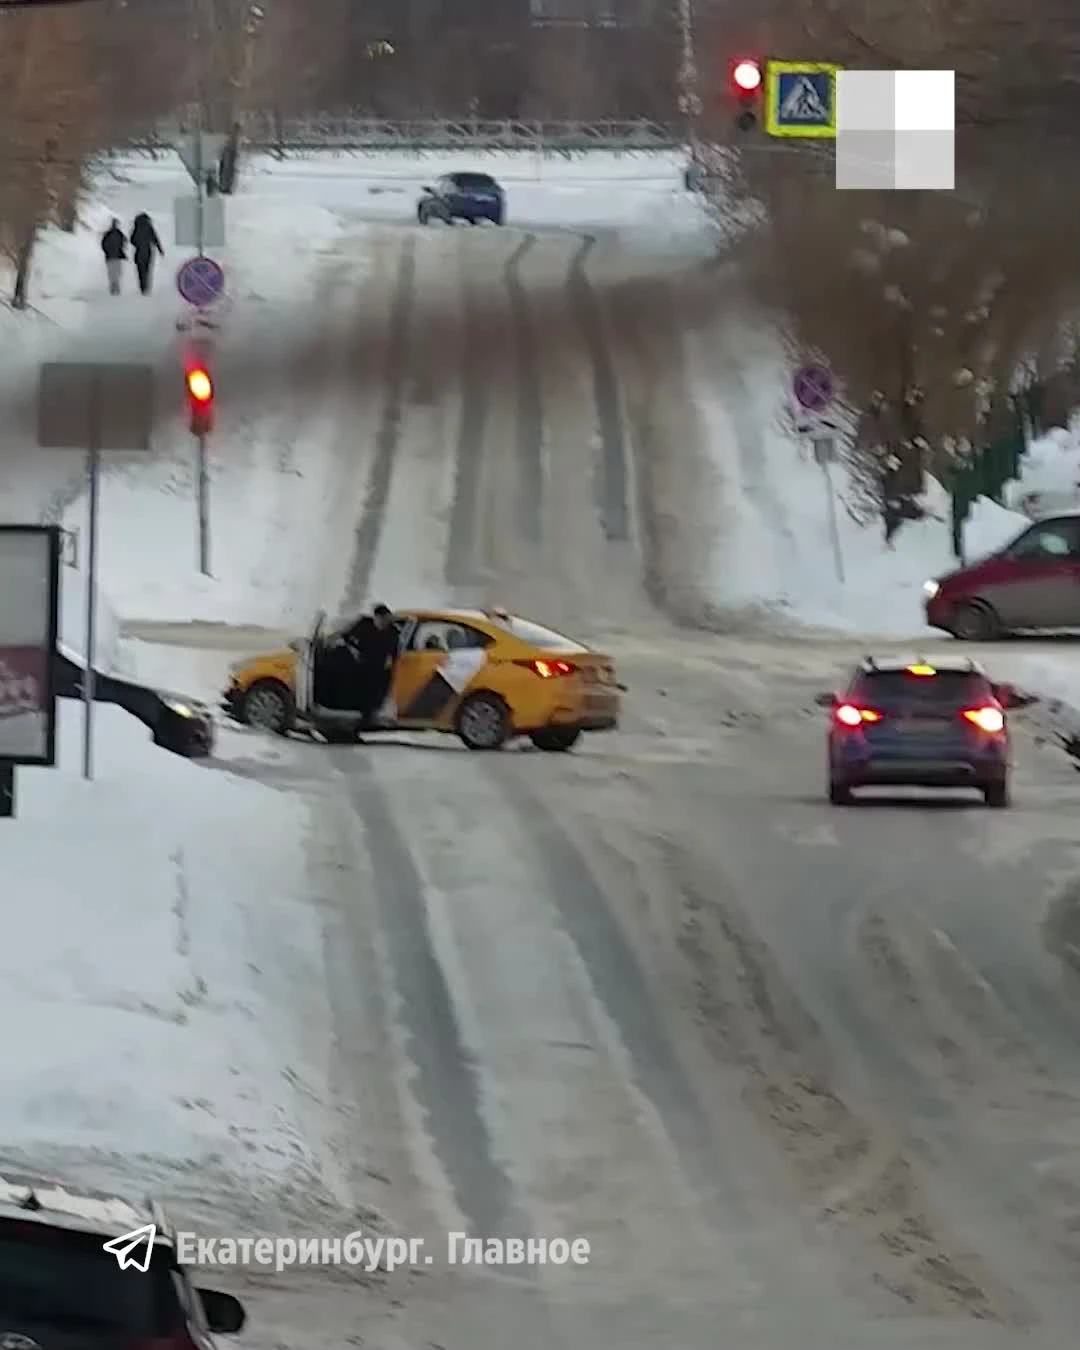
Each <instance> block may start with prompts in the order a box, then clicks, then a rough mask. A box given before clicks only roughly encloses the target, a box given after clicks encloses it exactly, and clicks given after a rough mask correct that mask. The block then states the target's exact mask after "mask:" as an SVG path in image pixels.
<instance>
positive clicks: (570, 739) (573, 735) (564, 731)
mask: <svg viewBox="0 0 1080 1350" xmlns="http://www.w3.org/2000/svg"><path fill="white" fill-rule="evenodd" d="M529 740H531V741H532V743H533V745H535V746H536V748H537V750H550V751H551V752H552V753H555V752H557V751H560V750H572V749H573V748H574V746H575V745H577V743H578V741H580V740H581V732H580V731H578V730H577V729H576V728H573V727H570V728H567V727H548V728H547V729H546V730H544V731H534V732H533V734H532V735H531V736H530V737H529Z"/></svg>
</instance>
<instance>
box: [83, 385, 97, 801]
mask: <svg viewBox="0 0 1080 1350" xmlns="http://www.w3.org/2000/svg"><path fill="white" fill-rule="evenodd" d="M88 421H89V438H88V439H89V446H88V447H87V455H86V472H87V477H88V479H89V492H88V499H89V520H88V522H87V526H88V529H89V532H90V540H89V545H88V548H87V563H86V671H85V675H84V678H83V778H85V779H86V780H87V782H89V781H90V780H91V779H92V778H93V777H94V693H95V675H94V671H95V666H96V661H97V640H96V639H97V632H96V629H97V551H98V491H99V488H100V486H101V482H100V480H101V375H100V373H99V372H96V371H95V372H94V373H93V374H92V375H91V377H90V408H89V418H88Z"/></svg>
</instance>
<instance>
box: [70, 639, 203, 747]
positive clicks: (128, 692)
mask: <svg viewBox="0 0 1080 1350" xmlns="http://www.w3.org/2000/svg"><path fill="white" fill-rule="evenodd" d="M84 671H85V667H84V666H83V665H82V664H81V663H80V662H78V661H76V660H75V659H74V658H73V657H71V656H68V655H66V654H65V653H64V652H57V654H56V692H57V695H58V697H60V698H69V699H81V698H82V697H83V678H84ZM94 701H95V702H96V703H113V704H115V705H116V706H117V707H119V708H123V709H124V711H125V712H128V713H130V714H131V715H132V717H135V718H138V720H139V721H140V722H142V724H143V726H145V727H147V728H149V730H150V732H151V734H152V736H153V740H154V744H155V745H159V746H161V748H162V749H163V750H169V751H171V752H172V754H174V755H180V756H181V757H182V758H183V759H206V758H208V757H209V756H210V755H212V754H213V752H214V742H215V730H216V726H215V722H214V714H213V713H212V712H211V710H210V709H209V708H208V707H206V705H205V704H203V703H200V702H199V701H198V699H193V698H188V697H187V696H186V695H184V694H173V693H169V692H168V691H167V690H162V689H152V688H150V687H149V686H148V685H143V684H137V683H136V682H135V681H134V680H124V679H121V678H120V677H119V676H116V675H102V674H100V673H98V672H95V675H94Z"/></svg>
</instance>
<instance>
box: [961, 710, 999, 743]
mask: <svg viewBox="0 0 1080 1350" xmlns="http://www.w3.org/2000/svg"><path fill="white" fill-rule="evenodd" d="M964 716H965V717H966V718H967V720H968V721H969V722H974V724H975V725H976V726H977V727H978V728H979V730H980V731H985V732H986V733H987V734H988V735H990V736H997V735H999V734H1000V733H1001V732H1002V731H1004V730H1005V714H1004V713H1003V712H1002V711H1001V709H1000V708H995V707H994V706H993V705H992V704H989V705H987V706H986V707H983V708H965V709H964Z"/></svg>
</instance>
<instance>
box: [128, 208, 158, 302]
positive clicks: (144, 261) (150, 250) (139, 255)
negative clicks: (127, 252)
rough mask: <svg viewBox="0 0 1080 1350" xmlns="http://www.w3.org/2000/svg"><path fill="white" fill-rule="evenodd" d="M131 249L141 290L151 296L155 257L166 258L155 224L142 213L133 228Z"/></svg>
mask: <svg viewBox="0 0 1080 1350" xmlns="http://www.w3.org/2000/svg"><path fill="white" fill-rule="evenodd" d="M131 247H132V250H133V251H134V254H135V271H136V272H137V273H138V274H139V290H140V291H141V292H142V294H143V295H149V294H150V290H151V288H152V286H153V284H154V255H155V254H160V256H161V257H164V256H165V250H164V249H163V248H162V247H161V240H160V239H159V238H158V235H157V230H155V229H154V222H153V221H152V220H151V219H150V217H149V216H148V215H147V214H146V212H145V211H140V212H139V214H138V215H137V216H136V217H135V220H134V223H133V224H132V226H131Z"/></svg>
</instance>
